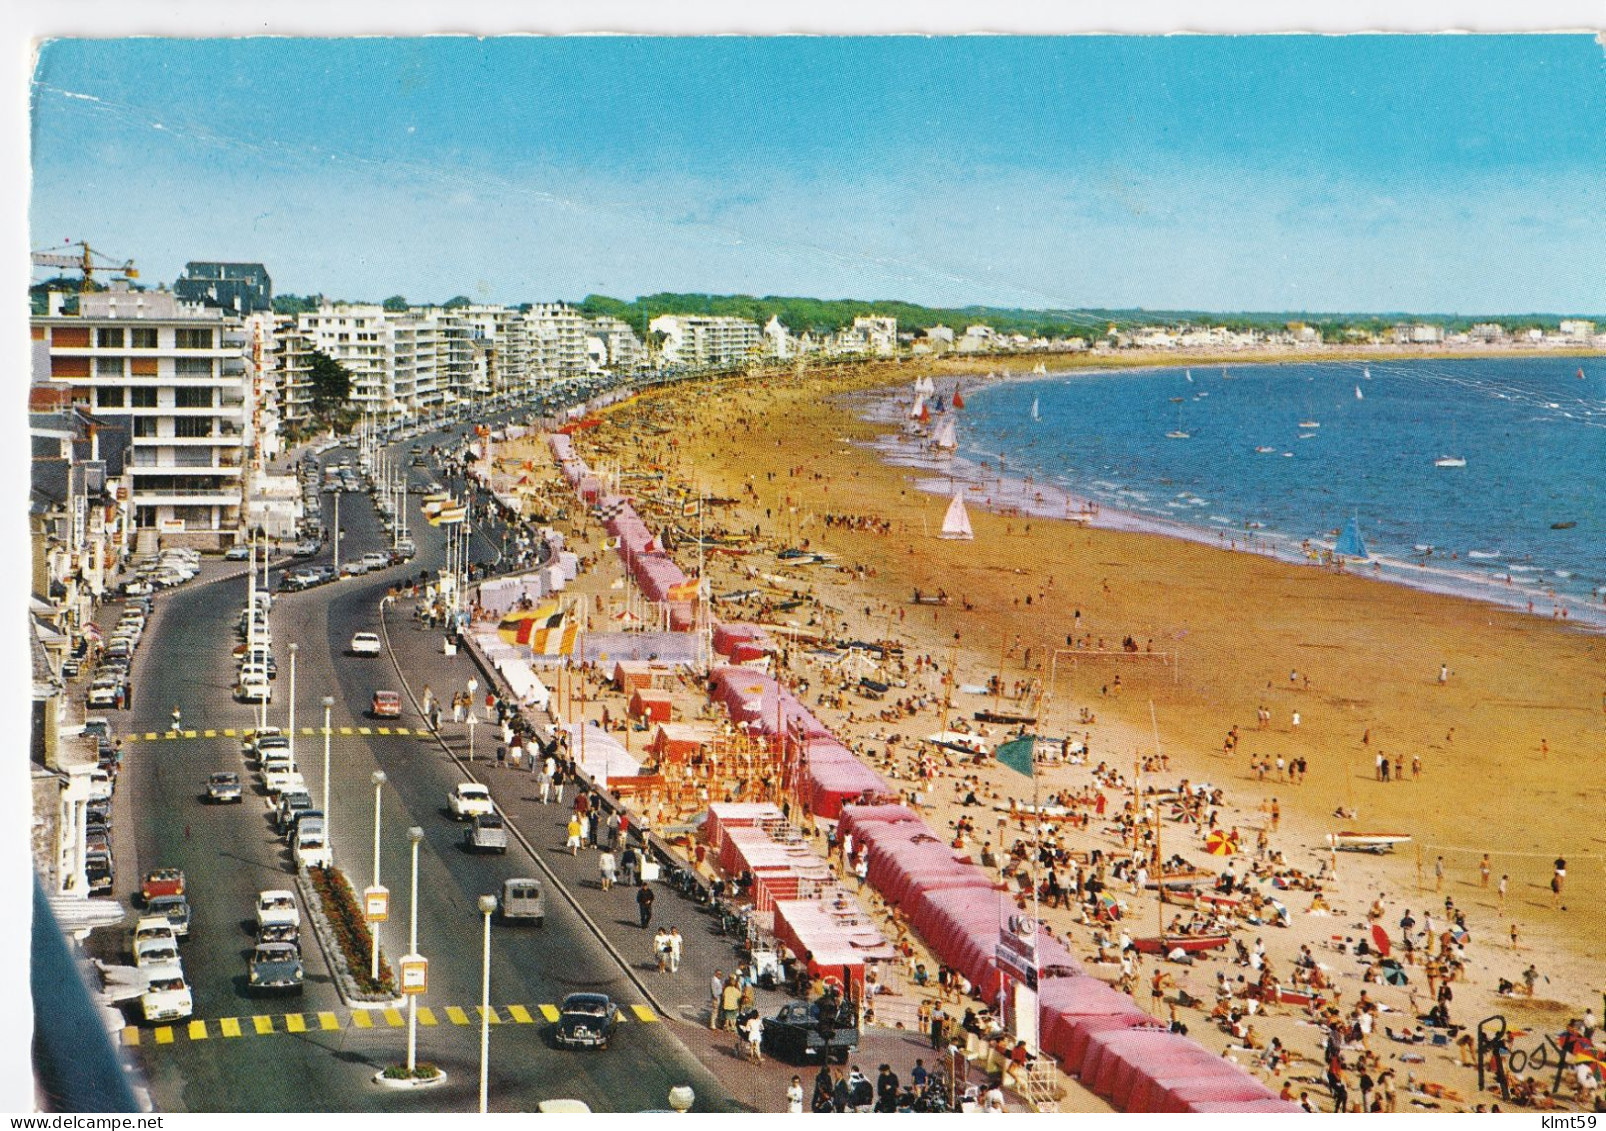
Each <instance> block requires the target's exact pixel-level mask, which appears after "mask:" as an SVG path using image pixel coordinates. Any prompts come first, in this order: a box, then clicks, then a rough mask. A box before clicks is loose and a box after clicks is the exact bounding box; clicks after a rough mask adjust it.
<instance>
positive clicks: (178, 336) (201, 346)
mask: <svg viewBox="0 0 1606 1131" xmlns="http://www.w3.org/2000/svg"><path fill="white" fill-rule="evenodd" d="M173 345H174V346H175V347H176V348H178V349H181V350H209V349H211V348H212V331H211V330H194V329H189V328H187V327H180V328H179V329H177V330H174V331H173Z"/></svg>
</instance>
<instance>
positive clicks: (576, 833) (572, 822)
mask: <svg viewBox="0 0 1606 1131" xmlns="http://www.w3.org/2000/svg"><path fill="white" fill-rule="evenodd" d="M568 834H569V839H568V840H567V841H565V842H564V847H565V848H567V849H568V850H569V855H570V856H578V855H579V854H580V818H579V816H578V815H574V816H571V817H570V818H569V828H568ZM646 925H647V924H645V923H643V924H642V926H643V927H645V926H646Z"/></svg>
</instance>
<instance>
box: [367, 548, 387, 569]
mask: <svg viewBox="0 0 1606 1131" xmlns="http://www.w3.org/2000/svg"><path fill="white" fill-rule="evenodd" d="M362 564H363V565H365V566H367V567H368V569H369V571H370V572H372V571H374V570H379V569H387V568H389V566H390V555H389V554H381V553H379V552H378V551H377V550H374V551H370V552H369V553H366V554H364V555H363V556H362Z"/></svg>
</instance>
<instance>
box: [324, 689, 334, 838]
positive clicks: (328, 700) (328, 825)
mask: <svg viewBox="0 0 1606 1131" xmlns="http://www.w3.org/2000/svg"><path fill="white" fill-rule="evenodd" d="M334 705H335V697H334V696H333V695H325V696H324V697H323V842H324V844H325V845H327V846H328V848H329V859H330V861H331V862H333V860H334V855H335V841H334V836H333V834H332V833H331V831H330V830H331V829H332V828H333V826H334V822H333V821H332V820H330V818H331V817H332V816H333V814H331V813H330V812H329V731H330V727H329V711H330V710H331V709H332V708H333V707H334Z"/></svg>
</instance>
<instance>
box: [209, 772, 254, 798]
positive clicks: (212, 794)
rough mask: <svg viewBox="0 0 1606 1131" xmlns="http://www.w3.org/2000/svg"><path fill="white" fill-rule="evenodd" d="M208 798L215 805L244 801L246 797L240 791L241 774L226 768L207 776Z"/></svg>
mask: <svg viewBox="0 0 1606 1131" xmlns="http://www.w3.org/2000/svg"><path fill="white" fill-rule="evenodd" d="M206 799H207V800H208V801H210V802H212V803H213V804H214V805H222V804H226V803H228V802H233V801H243V800H244V799H245V797H244V794H242V793H241V792H240V775H239V774H236V773H234V772H232V771H229V770H224V771H221V772H219V773H215V774H213V775H212V776H211V777H209V778H207V779H206Z"/></svg>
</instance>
